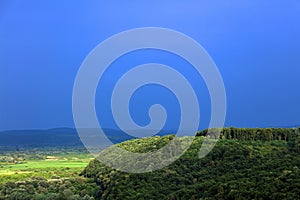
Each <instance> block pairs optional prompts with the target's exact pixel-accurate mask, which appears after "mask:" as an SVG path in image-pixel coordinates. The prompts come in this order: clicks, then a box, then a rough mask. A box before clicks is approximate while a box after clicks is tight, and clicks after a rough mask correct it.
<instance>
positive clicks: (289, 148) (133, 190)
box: [82, 128, 300, 199]
mask: <svg viewBox="0 0 300 200" xmlns="http://www.w3.org/2000/svg"><path fill="white" fill-rule="evenodd" d="M205 132H206V133H207V130H205V131H202V132H199V133H198V137H196V139H195V140H194V142H193V144H192V145H191V147H190V149H189V150H188V151H187V152H186V153H185V154H184V155H183V156H182V157H181V158H180V159H179V160H177V161H176V162H174V163H173V164H171V165H170V166H168V167H165V168H163V169H161V170H159V171H154V172H150V173H142V174H129V173H124V172H120V171H116V170H114V169H111V168H108V167H106V166H104V165H102V164H101V163H100V162H99V161H98V160H93V161H91V163H90V164H89V165H88V166H87V167H86V169H85V170H84V171H83V172H82V174H83V175H84V176H85V177H89V178H93V179H94V181H95V183H96V184H97V186H98V188H99V189H100V192H99V193H98V196H95V198H96V199H298V198H299V196H300V156H299V153H300V151H299V149H300V138H299V134H298V130H297V129H235V128H226V129H223V130H222V134H221V138H222V139H221V140H219V142H218V143H217V145H216V147H215V148H214V149H213V150H212V151H211V152H210V153H209V154H208V155H207V156H206V157H205V158H202V159H199V158H198V150H199V148H200V146H201V144H202V142H203V140H204V137H203V136H201V135H205ZM173 138H174V136H164V137H161V138H159V137H152V138H146V139H138V140H132V141H128V142H124V143H121V144H119V145H120V146H121V147H122V148H125V149H127V150H130V151H132V152H146V151H153V150H155V149H158V148H160V147H161V146H163V145H165V144H167V143H168V142H170V140H172V139H173Z"/></svg>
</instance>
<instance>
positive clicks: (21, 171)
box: [0, 151, 92, 183]
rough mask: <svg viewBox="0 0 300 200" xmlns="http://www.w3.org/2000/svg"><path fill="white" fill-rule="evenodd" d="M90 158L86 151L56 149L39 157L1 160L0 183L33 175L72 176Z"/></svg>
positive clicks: (47, 177) (20, 179)
mask: <svg viewBox="0 0 300 200" xmlns="http://www.w3.org/2000/svg"><path fill="white" fill-rule="evenodd" d="M45 152H47V151H45ZM47 154H49V152H47ZM91 159H92V156H91V155H89V154H88V153H76V152H67V153H66V152H63V153H62V152H59V151H58V152H55V153H53V154H52V155H51V156H47V155H43V156H42V158H40V159H34V160H25V161H22V162H19V163H11V162H3V161H2V162H0V183H5V182H7V181H23V180H26V179H28V178H30V177H33V176H37V177H43V178H46V179H49V178H51V177H56V176H57V177H73V176H74V175H78V174H79V173H80V172H81V171H82V170H83V169H84V168H85V167H86V166H87V164H88V163H89V162H90V161H91Z"/></svg>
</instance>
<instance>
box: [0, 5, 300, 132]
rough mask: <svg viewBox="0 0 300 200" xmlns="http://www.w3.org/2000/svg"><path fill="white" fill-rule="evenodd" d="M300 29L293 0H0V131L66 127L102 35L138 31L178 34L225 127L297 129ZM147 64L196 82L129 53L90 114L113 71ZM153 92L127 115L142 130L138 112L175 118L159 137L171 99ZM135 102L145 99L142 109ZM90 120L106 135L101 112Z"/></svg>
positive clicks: (152, 54)
mask: <svg viewBox="0 0 300 200" xmlns="http://www.w3.org/2000/svg"><path fill="white" fill-rule="evenodd" d="M102 2H103V3H102ZM299 21H300V1H299V0H284V1H282V0H272V1H271V0H268V1H266V0H229V1H224V0H215V1H207V0H206V1H204V0H195V1H190V0H187V1H174V0H166V1H161V0H160V1H156V0H152V1H141V0H131V1H121V0H120V1H114V0H111V1H38V0H37V1H14V0H1V1H0V130H7V129H32V128H54V127H74V123H73V118H72V88H73V83H74V80H75V76H76V73H77V70H78V69H79V67H80V65H81V62H82V61H83V60H84V58H85V57H86V56H87V55H88V53H89V52H90V51H91V50H92V49H93V48H94V47H95V46H96V45H97V44H99V43H100V42H101V41H103V40H105V39H106V38H108V37H109V36H111V35H113V34H116V33H118V32H121V31H125V30H127V29H132V28H138V27H145V26H157V27H165V28H171V29H174V30H177V31H180V32H183V33H185V34H186V35H189V36H190V37H192V38H194V39H195V40H196V41H197V42H199V43H200V44H201V45H202V46H203V47H204V48H205V49H206V50H207V52H208V53H209V54H210V56H211V57H212V58H213V60H214V61H215V63H216V64H217V66H218V68H219V70H220V72H221V75H222V77H223V80H224V83H225V87H226V92H227V100H228V110H227V118H226V126H238V127H257V126H288V125H295V124H300V106H299V102H300V92H299V86H300V78H299V77H300V23H299ZM150 61H151V62H153V61H155V62H163V63H166V64H168V65H170V66H172V65H174V67H175V68H176V67H177V68H181V70H182V71H183V72H182V73H185V74H186V75H187V76H188V77H189V78H190V79H191V82H192V83H193V82H194V83H196V78H195V77H193V71H192V70H185V68H184V67H183V66H184V65H185V63H183V61H180V60H178V59H177V58H176V57H175V56H172V55H168V54H167V53H164V52H158V51H150V50H149V51H143V52H135V54H134V53H132V54H129V55H128V56H127V58H120V59H119V60H118V61H117V62H116V63H115V65H116V66H115V67H114V66H112V69H111V70H110V72H109V71H108V74H107V77H106V78H105V77H104V78H103V80H102V82H103V85H102V86H101V87H102V89H101V87H100V86H99V90H98V92H97V98H96V105H97V108H99V110H101V106H102V107H103V105H105V102H106V103H107V100H105V98H104V97H103V92H102V91H106V90H107V91H109V90H110V89H111V88H112V87H113V83H114V81H115V78H112V77H114V76H113V75H117V76H118V75H119V74H120V73H121V71H122V70H119V69H120V68H118V66H120V65H122V66H131V65H133V66H134V65H136V64H142V63H147V62H150ZM181 64H182V65H181ZM200 82H201V80H200ZM100 83H101V82H100ZM203 84H204V83H203ZM203 84H202V85H201V84H200V86H199V88H198V91H199V92H198V94H197V95H198V97H199V98H200V99H201V98H203V99H202V100H201V116H202V119H203V123H204V124H205V123H207V122H208V119H209V114H210V112H209V105H210V103H209V97H208V94H207V91H206V88H205V85H204V86H203ZM144 89H145V91H146V89H147V88H144ZM153 89H154V88H152V89H151V90H150V92H145V91H142V90H141V91H140V92H139V93H137V94H136V102H139V104H138V103H136V104H133V105H138V106H140V107H139V108H138V109H137V108H135V107H134V106H132V112H133V113H135V112H136V113H135V114H133V115H135V119H136V120H137V121H138V122H139V123H141V124H143V123H147V118H146V117H145V116H147V115H146V114H145V112H144V111H146V110H147V109H146V108H147V106H146V107H145V106H144V107H143V105H142V104H143V103H144V104H146V105H147V104H151V103H153V102H156V101H158V100H161V101H162V103H167V105H166V107H167V110H169V111H170V112H173V113H171V114H170V115H169V116H170V117H171V118H170V119H169V122H168V124H167V126H166V128H175V127H176V124H178V119H176V116H177V117H178V112H177V111H178V108H177V106H178V104H177V103H176V100H175V99H174V97H173V96H172V95H171V94H169V93H168V92H166V91H163V90H162V89H161V88H156V89H157V92H156V93H153V91H154V90H153ZM154 94H155V95H154ZM143 95H144V96H146V97H147V95H148V96H149V95H151V96H152V98H146V100H143V99H142V98H141V97H143ZM163 95H165V96H163ZM158 97H159V98H158ZM161 97H164V98H163V99H161ZM168 98H169V100H165V99H168ZM149 99H150V100H149ZM207 99H208V100H207ZM168 102H171V103H168ZM102 110H103V109H102ZM176 110H177V111H176ZM99 112H100V111H99ZM98 114H99V115H100V114H101V115H104V116H106V115H107V118H106V121H104V122H101V123H102V124H103V126H106V127H110V126H111V127H114V123H113V122H112V120H111V117H110V116H109V114H108V111H107V112H106V111H105V112H104V113H98ZM203 127H205V125H203Z"/></svg>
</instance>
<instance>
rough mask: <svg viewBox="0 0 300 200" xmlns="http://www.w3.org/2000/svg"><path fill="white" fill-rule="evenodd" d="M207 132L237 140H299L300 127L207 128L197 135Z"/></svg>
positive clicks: (222, 137) (204, 134)
mask: <svg viewBox="0 0 300 200" xmlns="http://www.w3.org/2000/svg"><path fill="white" fill-rule="evenodd" d="M207 134H209V135H211V136H212V137H214V136H216V135H217V134H220V138H221V139H237V140H255V141H256V140H260V141H272V140H284V141H294V140H297V138H298V136H299V134H300V128H234V127H230V128H221V129H205V130H203V131H199V132H198V133H197V136H206V135H207Z"/></svg>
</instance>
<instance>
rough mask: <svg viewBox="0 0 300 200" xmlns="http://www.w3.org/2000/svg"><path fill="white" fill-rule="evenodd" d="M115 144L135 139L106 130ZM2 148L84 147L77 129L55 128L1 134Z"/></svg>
mask: <svg viewBox="0 0 300 200" xmlns="http://www.w3.org/2000/svg"><path fill="white" fill-rule="evenodd" d="M104 131H105V133H106V135H107V137H108V138H109V139H110V140H111V141H112V142H113V143H119V142H123V141H125V140H129V139H133V138H132V137H130V136H128V135H126V134H124V133H123V132H121V131H118V130H113V129H105V130H104ZM0 146H24V147H43V146H83V144H82V142H81V140H80V138H79V136H78V134H77V131H76V129H73V128H55V129H49V130H12V131H2V132H0Z"/></svg>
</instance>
